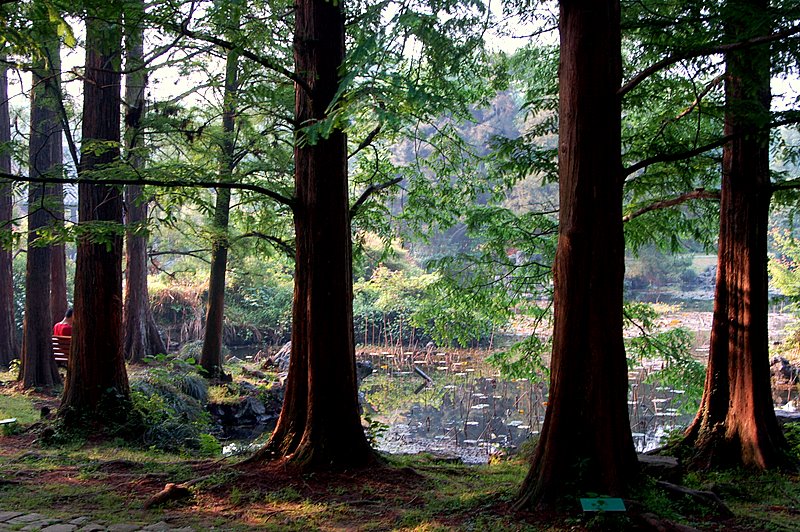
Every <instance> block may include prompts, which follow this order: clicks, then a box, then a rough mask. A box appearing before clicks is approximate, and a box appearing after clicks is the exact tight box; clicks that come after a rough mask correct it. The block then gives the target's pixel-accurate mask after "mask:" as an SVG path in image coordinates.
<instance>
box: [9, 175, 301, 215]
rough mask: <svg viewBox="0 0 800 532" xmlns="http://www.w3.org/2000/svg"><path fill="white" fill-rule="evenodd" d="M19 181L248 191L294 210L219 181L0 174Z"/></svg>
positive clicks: (279, 198) (244, 186)
mask: <svg viewBox="0 0 800 532" xmlns="http://www.w3.org/2000/svg"><path fill="white" fill-rule="evenodd" d="M2 180H8V181H21V182H23V183H45V184H53V183H63V184H74V185H78V184H81V183H85V184H90V185H152V186H156V187H164V188H174V187H187V188H227V189H231V190H249V191H251V192H257V193H259V194H263V195H265V196H267V197H268V198H271V199H273V200H275V201H276V202H277V203H280V204H282V205H287V206H289V207H291V208H294V205H295V201H294V199H292V198H287V197H286V196H284V195H282V194H279V193H278V192H275V191H274V190H270V189H268V188H265V187H261V186H259V185H252V184H249V183H225V182H220V181H181V180H178V179H146V178H136V179H91V178H86V177H30V176H23V175H16V174H9V173H6V172H0V181H2Z"/></svg>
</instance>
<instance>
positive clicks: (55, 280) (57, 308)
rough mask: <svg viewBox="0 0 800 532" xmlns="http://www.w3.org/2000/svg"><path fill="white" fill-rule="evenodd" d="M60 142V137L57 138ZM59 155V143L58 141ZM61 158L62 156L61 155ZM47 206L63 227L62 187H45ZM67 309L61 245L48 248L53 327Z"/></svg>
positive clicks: (56, 185) (65, 278)
mask: <svg viewBox="0 0 800 532" xmlns="http://www.w3.org/2000/svg"><path fill="white" fill-rule="evenodd" d="M59 140H60V136H59ZM58 144H59V148H58V150H59V153H63V152H62V151H61V146H60V145H61V142H60V141H59V143H58ZM62 156H63V155H62ZM47 196H48V204H49V205H52V211H51V212H52V213H54V214H55V219H54V220H53V224H55V225H56V226H59V227H63V226H64V185H62V184H61V183H57V184H54V185H51V186H49V187H47ZM67 308H69V303H68V302H67V251H66V249H65V246H64V244H63V243H60V244H53V245H52V246H50V310H51V315H52V317H51V320H52V321H53V323H51V324H50V325H51V326H52V325H55V324H56V323H58V322H59V321H61V320H62V319H63V318H64V314H66V312H67Z"/></svg>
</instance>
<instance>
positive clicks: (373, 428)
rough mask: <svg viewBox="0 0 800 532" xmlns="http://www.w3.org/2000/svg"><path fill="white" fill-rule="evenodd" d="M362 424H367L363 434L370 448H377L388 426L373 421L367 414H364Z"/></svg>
mask: <svg viewBox="0 0 800 532" xmlns="http://www.w3.org/2000/svg"><path fill="white" fill-rule="evenodd" d="M364 422H365V423H366V424H367V427H366V429H365V430H364V432H365V433H366V435H367V441H368V442H369V445H370V447H373V448H374V447H377V446H378V443H379V442H380V440H381V438H382V437H383V435H384V434H386V432H387V431H388V430H389V425H387V424H386V423H382V422H380V421H378V420H377V419H374V418H373V417H372V415H370V414H369V413H365V414H364Z"/></svg>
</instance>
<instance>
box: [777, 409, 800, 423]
mask: <svg viewBox="0 0 800 532" xmlns="http://www.w3.org/2000/svg"><path fill="white" fill-rule="evenodd" d="M775 417H776V418H778V423H780V425H781V426H784V425H785V424H787V423H800V412H790V411H788V410H783V409H781V408H776V409H775Z"/></svg>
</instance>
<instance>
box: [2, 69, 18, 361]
mask: <svg viewBox="0 0 800 532" xmlns="http://www.w3.org/2000/svg"><path fill="white" fill-rule="evenodd" d="M5 59H6V57H5V56H4V55H0V172H5V173H7V174H8V173H11V153H10V151H9V146H8V143H9V142H10V141H11V117H10V114H9V109H8V76H7V75H6V71H7V69H6V65H5V63H4V61H5ZM13 207H14V192H13V188H12V186H11V183H10V182H8V181H5V182H3V181H0V367H3V368H7V367H8V365H9V364H10V363H11V361H12V360H14V359H15V358H17V357H18V356H19V352H18V351H17V340H16V336H17V335H16V332H15V331H16V327H15V326H14V277H13V268H12V264H13V262H12V256H11V249H10V247H7V246H10V244H11V238H10V237H11V229H12V226H11V223H12V222H11V221H12V219H13Z"/></svg>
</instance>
